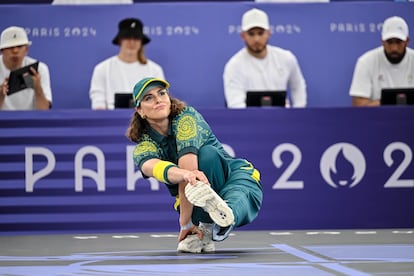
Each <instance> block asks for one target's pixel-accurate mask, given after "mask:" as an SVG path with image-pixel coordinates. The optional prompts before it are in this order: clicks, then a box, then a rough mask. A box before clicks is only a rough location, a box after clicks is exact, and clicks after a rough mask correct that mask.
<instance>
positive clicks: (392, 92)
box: [381, 87, 414, 105]
mask: <svg viewBox="0 0 414 276" xmlns="http://www.w3.org/2000/svg"><path fill="white" fill-rule="evenodd" d="M381 105H414V87H413V88H384V89H382V90H381Z"/></svg>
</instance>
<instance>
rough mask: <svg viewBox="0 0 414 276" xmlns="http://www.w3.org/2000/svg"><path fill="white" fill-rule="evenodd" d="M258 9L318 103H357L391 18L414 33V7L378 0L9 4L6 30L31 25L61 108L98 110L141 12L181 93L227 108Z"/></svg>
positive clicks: (153, 47) (194, 101) (157, 57)
mask: <svg viewBox="0 0 414 276" xmlns="http://www.w3.org/2000/svg"><path fill="white" fill-rule="evenodd" d="M252 7H259V8H262V9H263V10H265V11H267V12H268V13H269V16H270V22H271V30H272V32H273V35H272V36H271V39H270V43H271V44H274V45H279V46H281V47H284V48H287V49H290V50H291V51H292V52H293V53H295V54H296V55H297V57H298V60H299V62H300V65H301V67H302V70H303V74H304V76H305V78H306V81H307V84H308V94H309V97H308V99H309V106H310V107H346V106H350V105H351V98H350V96H349V95H348V90H349V87H350V83H351V78H352V72H353V68H354V65H355V62H356V59H357V57H358V56H359V55H361V54H362V53H363V52H365V51H366V50H368V49H370V48H373V47H377V46H379V45H380V31H381V26H382V22H383V21H384V19H385V18H387V17H389V16H392V15H399V16H402V17H405V18H406V20H407V23H408V25H409V27H410V29H411V30H414V17H413V16H412V15H413V14H414V5H412V4H411V3H393V2H372V1H367V2H352V3H341V2H336V3H310V4H274V3H270V4H269V3H267V4H266V3H262V4H259V3H249V2H239V3H234V2H232V3H226V2H224V3H214V2H199V3H197V2H196V3H193V2H191V3H190V2H187V3H174V4H171V3H140V4H138V3H137V4H133V5H114V6H113V5H110V6H107V5H99V6H83V5H81V6H52V5H40V4H39V5H24V6H21V5H20V6H19V5H4V6H0V13H1V14H2V19H1V22H0V29H4V28H6V27H8V26H10V25H15V24H19V25H21V26H22V27H24V28H25V29H26V30H27V31H28V33H29V39H30V40H32V41H33V45H32V47H31V49H30V55H32V56H33V57H36V58H38V59H40V60H43V61H45V62H46V63H47V64H48V65H49V67H50V71H51V77H52V89H53V92H54V103H53V106H54V108H57V109H60V108H90V101H89V92H88V91H89V84H90V78H91V75H92V70H93V67H94V65H96V64H97V63H98V62H100V61H102V60H103V59H105V58H107V57H109V56H112V55H115V54H117V53H118V47H117V46H114V45H112V44H111V41H112V39H113V37H114V36H115V34H116V33H117V23H118V21H119V20H121V19H123V18H125V17H139V18H141V19H142V20H143V22H144V23H145V25H146V27H145V30H144V31H145V32H146V33H147V34H148V35H149V37H150V38H151V39H152V41H151V43H150V44H149V45H148V47H147V48H146V52H147V54H148V56H149V58H151V59H153V60H154V61H156V62H157V63H159V64H160V65H162V66H163V68H164V69H165V74H166V78H167V79H168V80H169V81H170V82H171V84H172V92H173V93H174V94H175V95H176V96H178V97H179V98H181V99H183V100H185V101H187V102H188V103H190V104H191V105H194V106H195V107H224V95H223V84H222V73H223V68H224V64H225V63H226V61H227V60H228V59H229V58H230V57H231V56H232V55H233V54H234V53H235V52H237V51H238V50H239V49H240V48H241V47H243V43H242V41H241V39H240V35H239V32H240V19H241V15H242V14H243V12H244V11H246V10H247V9H249V8H252ZM372 10H375V12H372Z"/></svg>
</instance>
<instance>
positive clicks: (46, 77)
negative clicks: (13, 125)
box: [0, 55, 52, 110]
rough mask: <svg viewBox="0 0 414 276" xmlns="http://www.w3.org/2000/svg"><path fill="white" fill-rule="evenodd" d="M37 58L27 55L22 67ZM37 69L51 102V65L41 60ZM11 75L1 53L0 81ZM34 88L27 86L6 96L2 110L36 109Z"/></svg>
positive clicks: (45, 92) (44, 90)
mask: <svg viewBox="0 0 414 276" xmlns="http://www.w3.org/2000/svg"><path fill="white" fill-rule="evenodd" d="M35 62H36V60H35V59H33V58H31V57H29V56H26V57H24V59H23V63H22V67H24V66H27V65H30V64H33V63H35ZM37 71H38V72H39V74H40V84H41V86H42V89H43V93H44V95H45V97H46V99H47V100H48V101H49V102H52V89H51V87H50V74H49V67H48V66H47V65H46V64H45V63H43V62H39V66H38V68H37ZM9 75H10V70H9V69H7V68H6V66H5V65H4V62H3V55H0V81H1V82H3V81H4V79H5V78H8V77H9ZM34 93H35V92H34V89H33V88H26V89H23V90H21V91H19V92H16V93H14V94H11V95H10V96H6V97H5V98H4V102H3V106H1V107H0V109H2V110H35V109H36V107H35V101H34Z"/></svg>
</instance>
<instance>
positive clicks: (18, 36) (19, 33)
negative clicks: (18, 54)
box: [0, 26, 32, 49]
mask: <svg viewBox="0 0 414 276" xmlns="http://www.w3.org/2000/svg"><path fill="white" fill-rule="evenodd" d="M31 44H32V42H31V41H29V39H28V38H27V34H26V31H25V30H24V29H23V28H20V27H16V26H12V27H8V28H7V29H5V30H4V31H3V32H2V33H1V38H0V49H5V48H10V47H15V46H21V45H31Z"/></svg>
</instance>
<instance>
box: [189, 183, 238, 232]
mask: <svg viewBox="0 0 414 276" xmlns="http://www.w3.org/2000/svg"><path fill="white" fill-rule="evenodd" d="M185 195H186V197H187V199H188V201H190V202H191V204H193V205H195V206H198V207H201V208H203V210H204V211H206V212H207V213H208V214H209V215H210V217H211V219H212V220H213V221H214V222H215V223H217V224H218V225H220V226H221V227H227V226H229V225H231V224H233V223H234V215H233V211H232V210H231V208H230V207H229V206H228V205H227V203H226V202H224V200H223V199H222V198H221V197H220V196H219V195H218V194H217V193H216V192H215V191H214V190H213V189H212V188H211V187H210V185H207V184H205V183H203V182H201V181H198V182H197V184H196V185H191V184H187V186H185Z"/></svg>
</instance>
